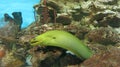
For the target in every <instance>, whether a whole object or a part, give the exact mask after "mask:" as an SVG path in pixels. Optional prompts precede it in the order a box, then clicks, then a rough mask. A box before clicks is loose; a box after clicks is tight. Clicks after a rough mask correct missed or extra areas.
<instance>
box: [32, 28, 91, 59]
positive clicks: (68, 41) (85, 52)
mask: <svg viewBox="0 0 120 67" xmlns="http://www.w3.org/2000/svg"><path fill="white" fill-rule="evenodd" d="M30 43H31V45H33V46H36V45H40V46H56V47H61V48H64V49H67V50H69V51H71V52H73V53H74V54H75V55H76V56H78V57H80V58H82V59H88V58H90V57H91V56H92V55H93V53H92V51H91V50H90V49H89V48H88V47H87V46H85V45H84V43H82V42H81V41H80V40H79V39H78V38H77V37H75V36H74V35H72V34H70V33H68V32H65V31H59V30H53V31H47V32H45V33H43V34H41V35H39V36H37V37H35V38H34V39H32V40H31V41H30Z"/></svg>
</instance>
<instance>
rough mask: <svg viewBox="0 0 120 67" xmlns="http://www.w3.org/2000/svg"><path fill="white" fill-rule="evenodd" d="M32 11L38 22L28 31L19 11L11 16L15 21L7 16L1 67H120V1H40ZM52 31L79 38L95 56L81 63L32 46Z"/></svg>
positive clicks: (0, 33)
mask: <svg viewBox="0 0 120 67" xmlns="http://www.w3.org/2000/svg"><path fill="white" fill-rule="evenodd" d="M33 8H34V10H35V12H34V13H35V21H34V22H33V23H32V24H31V25H30V26H29V27H27V28H25V29H21V28H20V27H21V24H22V14H21V13H20V12H14V13H12V15H13V18H12V17H11V16H9V15H8V14H7V13H5V14H4V25H3V26H2V27H0V66H5V67H10V66H12V67H20V66H22V67H24V66H28V65H30V66H33V67H110V66H111V67H119V66H120V65H119V62H120V60H119V48H120V0H41V2H40V3H38V4H36V5H34V6H33ZM0 22H3V19H1V20H0ZM31 22H32V21H31ZM0 26H1V25H0ZM49 30H64V31H67V32H69V33H71V34H73V35H75V36H77V37H78V38H79V39H80V40H82V41H84V42H85V43H86V46H88V47H89V48H90V49H91V50H93V52H94V56H92V57H91V58H89V59H87V60H81V59H80V58H78V57H77V56H76V55H73V54H71V53H70V52H68V53H67V50H65V49H62V48H58V47H48V46H47V47H41V46H36V47H33V46H30V40H31V39H33V38H34V37H36V36H38V35H41V34H42V33H44V32H46V31H49Z"/></svg>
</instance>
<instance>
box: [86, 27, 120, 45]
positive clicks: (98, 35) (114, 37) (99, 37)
mask: <svg viewBox="0 0 120 67" xmlns="http://www.w3.org/2000/svg"><path fill="white" fill-rule="evenodd" d="M86 37H88V39H89V40H90V41H91V40H92V41H94V42H98V43H102V44H115V43H118V42H120V37H119V34H117V32H115V31H113V30H112V29H111V28H99V29H95V30H92V31H90V32H89V33H88V34H87V35H86Z"/></svg>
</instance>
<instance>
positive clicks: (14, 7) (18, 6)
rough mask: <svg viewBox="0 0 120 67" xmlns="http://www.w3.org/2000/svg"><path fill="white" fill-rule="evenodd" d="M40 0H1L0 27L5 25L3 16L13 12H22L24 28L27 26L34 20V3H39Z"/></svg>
mask: <svg viewBox="0 0 120 67" xmlns="http://www.w3.org/2000/svg"><path fill="white" fill-rule="evenodd" d="M39 2H40V0H32V1H28V0H10V1H8V0H2V1H0V27H1V26H3V25H4V22H3V16H4V14H5V13H8V14H9V15H10V16H11V14H12V12H22V17H23V24H22V28H25V27H27V26H28V25H29V24H31V23H32V22H33V21H34V9H33V5H35V4H37V3H39Z"/></svg>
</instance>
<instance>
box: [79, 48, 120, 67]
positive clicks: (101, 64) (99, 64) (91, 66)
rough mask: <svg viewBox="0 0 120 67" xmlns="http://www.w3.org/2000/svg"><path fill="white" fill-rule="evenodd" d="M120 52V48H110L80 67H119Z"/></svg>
mask: <svg viewBox="0 0 120 67" xmlns="http://www.w3.org/2000/svg"><path fill="white" fill-rule="evenodd" d="M119 52H120V49H119V48H116V47H112V48H109V49H108V50H106V51H104V52H100V53H98V54H96V55H94V56H93V57H91V58H90V59H88V60H86V61H84V62H83V63H82V64H81V65H80V66H79V67H119V66H120V64H119V62H120V58H119V57H120V54H119Z"/></svg>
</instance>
